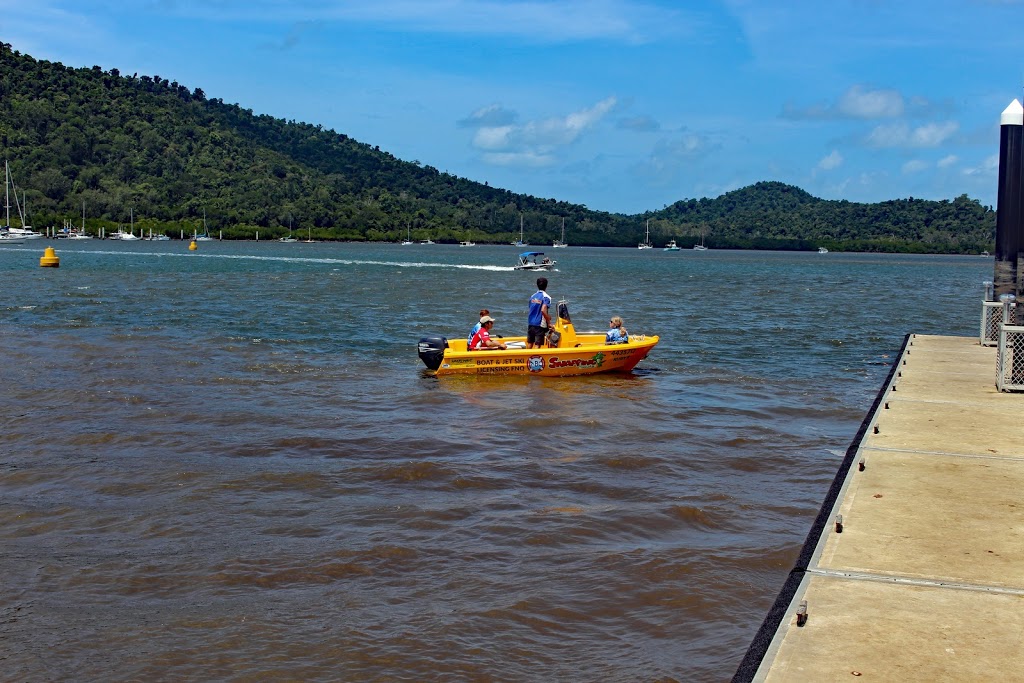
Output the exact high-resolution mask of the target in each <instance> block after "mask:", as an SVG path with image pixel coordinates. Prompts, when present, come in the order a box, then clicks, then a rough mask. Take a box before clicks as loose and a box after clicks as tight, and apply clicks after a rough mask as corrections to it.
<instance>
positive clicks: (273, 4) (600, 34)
mask: <svg viewBox="0 0 1024 683" xmlns="http://www.w3.org/2000/svg"><path fill="white" fill-rule="evenodd" d="M164 9H165V10H168V11H171V12H173V13H175V14H178V15H180V16H187V17H198V18H204V19H211V20H215V21H238V20H252V19H253V18H259V17H268V18H273V19H274V20H280V21H315V22H330V21H338V22H347V23H356V22H358V23H363V24H367V25H371V26H374V27H379V28H382V29H384V30H393V31H401V32H406V33H435V34H448V35H478V36H483V35H490V36H494V35H501V36H516V37H520V38H525V39H527V40H530V41H534V42H553V43H565V42H575V41H586V40H613V41H620V42H627V43H646V42H650V41H652V40H655V39H658V38H663V37H666V36H675V37H676V38H677V39H679V38H686V37H688V36H692V35H694V34H695V32H696V29H695V27H696V26H697V25H698V22H699V19H697V18H695V17H691V16H689V15H688V14H687V13H685V12H683V11H680V10H677V9H674V8H670V7H665V6H659V5H658V4H655V3H651V2H637V1H634V0H559V1H558V2H546V1H541V0H376V1H375V2H365V0H305V2H282V1H281V0H248V2H245V3H236V2H224V1H222V2H210V1H209V0H175V1H174V2H167V3H166V4H165V5H164Z"/></svg>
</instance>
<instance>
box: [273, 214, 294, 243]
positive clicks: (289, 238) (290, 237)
mask: <svg viewBox="0 0 1024 683" xmlns="http://www.w3.org/2000/svg"><path fill="white" fill-rule="evenodd" d="M277 241H278V242H297V241H298V240H296V239H295V235H294V234H293V233H292V219H291V218H289V219H288V236H287V237H281V238H279V239H278V240H277Z"/></svg>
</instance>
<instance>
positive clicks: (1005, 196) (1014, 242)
mask: <svg viewBox="0 0 1024 683" xmlns="http://www.w3.org/2000/svg"><path fill="white" fill-rule="evenodd" d="M1022 143H1024V107H1021V104H1020V102H1018V101H1017V100H1014V101H1013V102H1011V103H1010V106H1008V107H1007V108H1006V109H1004V110H1003V113H1002V115H1001V116H1000V117H999V194H998V196H997V198H996V201H997V204H996V264H995V275H994V277H993V278H992V281H993V282H994V283H995V296H996V297H997V298H998V297H999V295H1000V294H1017V288H1018V287H1020V286H1021V285H1022V282H1021V281H1020V280H1021V278H1019V277H1018V274H1020V273H1021V271H1020V270H1019V269H1018V264H1017V260H1018V258H1020V257H1021V255H1020V254H1018V252H1019V251H1020V245H1021V234H1020V231H1021V221H1020V217H1021V205H1020V202H1021V186H1020V181H1021V163H1022V161H1024V155H1022Z"/></svg>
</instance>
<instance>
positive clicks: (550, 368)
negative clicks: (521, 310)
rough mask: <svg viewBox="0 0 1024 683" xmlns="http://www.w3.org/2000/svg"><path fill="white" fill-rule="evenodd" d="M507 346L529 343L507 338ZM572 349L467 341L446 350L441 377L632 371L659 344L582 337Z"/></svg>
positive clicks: (649, 339) (653, 340)
mask: <svg viewBox="0 0 1024 683" xmlns="http://www.w3.org/2000/svg"><path fill="white" fill-rule="evenodd" d="M502 341H504V342H506V343H509V342H511V343H525V341H526V340H525V338H524V337H514V338H508V337H506V338H505V339H503V340H502ZM578 341H579V342H580V344H579V345H578V346H574V347H572V348H543V349H526V348H521V349H517V348H513V349H508V350H500V349H496V350H488V351H467V350H466V342H465V340H456V341H452V342H450V343H451V346H450V347H449V348H446V349H445V350H444V356H443V358H442V359H441V365H440V366H439V367H438V368H437V370H435V371H434V372H435V373H436V374H437V375H537V376H539V377H570V376H573V375H592V374H596V373H599V372H630V371H631V370H632V369H633V368H634V367H636V364H637V363H639V362H640V361H642V360H643V359H644V358H646V357H647V354H649V353H650V352H651V349H653V348H654V347H655V345H657V343H658V337H656V336H648V337H644V336H635V337H632V338H631V340H630V342H629V343H628V344H605V343H604V335H580V338H579V339H578Z"/></svg>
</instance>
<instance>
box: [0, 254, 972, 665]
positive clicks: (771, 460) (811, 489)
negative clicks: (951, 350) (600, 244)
mask: <svg viewBox="0 0 1024 683" xmlns="http://www.w3.org/2000/svg"><path fill="white" fill-rule="evenodd" d="M46 244H47V243H44V242H39V243H29V244H27V245H25V246H22V247H8V248H6V249H0V283H2V286H0V292H2V293H0V345H2V348H3V356H2V362H0V386H2V390H0V427H2V428H0V544H2V549H3V551H2V553H0V576H2V577H3V586H4V590H3V591H2V593H0V679H2V680H11V681H155V680H160V681H214V680H216V681H266V680H275V681H277V680H287V681H601V682H610V681H721V680H728V679H729V678H730V677H731V676H732V674H733V672H734V671H735V670H736V667H737V666H738V664H739V662H740V660H741V659H742V657H743V654H744V652H745V651H746V648H747V646H748V645H749V643H750V641H751V639H752V638H753V636H754V634H755V632H756V631H757V628H758V626H759V625H760V623H761V620H762V619H763V618H764V616H765V614H766V612H767V610H768V608H769V607H770V606H771V604H772V602H773V601H774V599H775V596H776V594H777V592H778V590H779V589H780V588H781V586H782V583H783V581H784V580H785V578H786V576H787V574H788V572H789V570H790V569H791V568H792V566H793V562H794V560H795V558H796V555H797V553H798V551H799V549H800V546H801V544H802V543H803V541H804V538H805V536H806V535H807V531H808V529H809V526H810V524H811V522H812V521H813V519H814V516H815V514H816V513H817V510H818V507H819V505H820V504H821V500H822V498H823V497H824V495H825V492H826V490H827V488H828V485H829V484H830V482H831V480H832V478H833V477H834V475H835V472H836V469H837V467H838V465H839V463H840V460H841V458H842V454H843V452H844V451H845V449H846V447H847V446H848V445H849V443H850V441H851V439H852V438H853V436H854V434H855V432H856V430H857V428H858V426H859V424H860V421H861V420H862V419H863V417H864V415H865V413H866V411H867V410H868V408H869V406H870V404H871V401H872V399H873V398H874V396H875V394H876V392H877V391H878V390H879V388H880V385H881V382H882V381H883V380H884V378H885V375H886V373H887V372H888V369H889V365H890V363H891V362H892V360H893V357H894V354H895V353H896V352H897V351H898V349H899V347H900V345H901V344H902V341H903V337H904V335H905V334H907V333H909V332H916V333H922V334H959V335H965V336H973V335H976V334H977V328H978V318H979V316H980V309H981V306H980V299H981V293H982V285H981V283H982V281H983V280H984V279H987V278H990V277H991V268H992V262H991V260H990V259H982V258H979V257H952V256H949V257H947V256H942V257H939V256H876V255H865V254H839V253H830V254H826V255H820V254H811V253H793V254H789V253H764V252H725V251H708V252H676V253H671V252H668V253H666V252H662V251H661V250H649V251H639V250H626V249H581V248H572V247H570V248H568V249H558V250H549V253H551V255H553V256H554V257H555V258H557V260H558V261H559V263H558V265H557V270H556V271H555V272H552V273H550V274H549V275H548V277H549V279H550V281H551V285H550V286H549V288H548V291H549V293H551V294H552V296H553V297H554V298H555V299H556V300H557V299H559V298H561V297H565V298H567V299H568V301H569V306H570V309H571V310H572V313H573V320H574V322H575V323H576V327H577V328H578V329H580V330H587V329H604V327H603V325H604V324H605V321H607V320H608V318H609V316H610V315H616V314H617V315H621V316H622V317H623V318H624V319H625V322H626V327H627V328H629V330H630V331H632V332H640V333H646V334H658V335H660V336H661V339H662V341H661V343H660V344H659V345H658V347H657V348H656V349H655V350H654V352H653V353H652V354H651V356H650V357H649V358H648V359H646V360H645V361H643V362H641V363H640V365H639V366H638V367H637V369H636V370H635V371H634V372H633V373H631V374H628V375H606V376H601V375H598V376H591V377H581V378H572V379H558V378H539V377H532V378H514V377H499V378H466V377H454V378H449V377H445V378H435V377H432V376H430V375H429V374H428V373H425V372H424V368H423V366H422V364H421V363H420V361H419V359H418V358H417V357H416V342H417V340H418V339H419V337H421V336H428V335H437V334H440V335H445V336H449V337H456V336H461V335H464V334H465V333H466V331H467V330H468V329H469V327H470V325H471V324H472V323H473V322H474V320H475V317H476V314H477V311H478V310H479V309H480V308H481V307H487V308H489V309H490V310H491V314H492V315H493V316H494V317H495V318H497V319H498V322H497V324H496V326H495V329H494V332H495V333H497V334H507V335H514V334H515V335H520V334H524V333H525V327H526V302H527V299H528V297H529V295H530V294H531V293H532V292H533V291H534V279H535V277H536V274H532V273H524V272H518V271H513V270H512V269H511V267H510V266H511V265H512V263H513V262H514V260H515V254H516V252H517V250H516V249H515V248H514V247H496V246H494V247H487V246H479V247H475V248H470V249H466V248H463V249H459V248H458V247H455V246H446V245H434V246H425V245H413V246H405V247H403V246H399V245H358V244H303V243H297V244H279V243H262V242H261V243H251V242H250V243H221V242H212V243H210V242H207V243H200V246H199V250H198V251H196V252H195V253H190V252H188V250H187V243H183V242H178V241H173V242H162V243H160V242H145V243H113V242H100V241H94V242H89V243H85V242H82V243H70V242H56V243H50V244H53V245H54V246H55V247H56V248H57V254H58V256H60V258H61V266H60V268H59V269H44V268H39V257H40V256H41V255H42V250H43V247H44V246H45V245H46Z"/></svg>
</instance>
